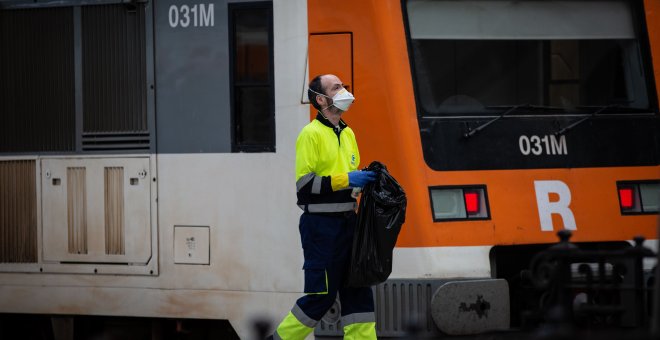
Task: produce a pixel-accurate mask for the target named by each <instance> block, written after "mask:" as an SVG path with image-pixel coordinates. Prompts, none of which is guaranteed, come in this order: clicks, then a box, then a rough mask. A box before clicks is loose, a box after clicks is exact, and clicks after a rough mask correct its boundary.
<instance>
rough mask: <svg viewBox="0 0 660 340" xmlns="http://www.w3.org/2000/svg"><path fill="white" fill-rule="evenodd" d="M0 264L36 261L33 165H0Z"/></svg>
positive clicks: (4, 163)
mask: <svg viewBox="0 0 660 340" xmlns="http://www.w3.org/2000/svg"><path fill="white" fill-rule="evenodd" d="M0 262H5V263H7V262H37V189H36V174H35V162H34V161H32V160H25V161H2V162H0Z"/></svg>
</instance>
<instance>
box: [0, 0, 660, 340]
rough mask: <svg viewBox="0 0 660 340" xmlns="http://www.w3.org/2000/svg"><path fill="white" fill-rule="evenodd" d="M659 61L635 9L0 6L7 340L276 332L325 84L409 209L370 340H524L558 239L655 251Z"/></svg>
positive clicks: (565, 4)
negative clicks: (642, 245) (546, 256)
mask: <svg viewBox="0 0 660 340" xmlns="http://www.w3.org/2000/svg"><path fill="white" fill-rule="evenodd" d="M659 60H660V4H659V3H658V2H657V1H653V0H610V1H599V0H575V1H553V0H548V1H508V0H492V1H478V0H474V1H472V0H467V1H454V0H443V1H422V0H403V1H401V0H371V1H367V0H361V1H348V0H338V1H321V0H308V1H304V0H290V1H289V0H281V1H278V0H274V1H243V0H241V1H238V0H222V1H206V2H204V1H191V0H176V1H175V0H154V1H145V0H135V1H115V0H92V1H90V0H60V1H36V2H35V1H23V0H0V117H2V124H0V313H3V314H0V322H1V324H2V329H0V331H3V332H4V331H16V330H17V328H21V327H20V326H21V325H24V324H30V327H26V328H25V329H18V330H19V331H24V332H32V331H34V328H37V327H35V326H34V325H41V326H43V328H48V332H51V333H53V334H58V335H59V336H62V337H65V336H73V335H75V336H76V337H78V338H81V337H82V338H85V337H90V336H91V335H92V334H95V333H99V332H100V333H105V334H106V335H108V334H121V336H120V337H127V336H129V335H130V334H133V335H135V334H148V335H150V336H152V337H155V338H157V337H158V336H159V335H163V336H165V335H167V334H169V333H182V334H190V333H196V332H197V333H199V334H208V335H209V336H212V335H215V336H223V337H232V336H233V337H235V336H239V337H241V338H248V337H250V336H253V334H254V333H252V332H253V321H254V320H255V318H268V319H270V320H272V321H277V320H279V319H280V318H281V317H283V316H284V315H285V313H286V312H287V311H288V310H289V309H290V308H291V306H292V305H293V303H294V301H295V300H296V299H297V298H298V297H299V296H300V294H301V291H302V288H303V287H302V285H303V276H302V271H301V269H300V268H301V267H302V262H303V261H302V249H301V247H300V241H299V235H298V228H297V225H298V217H299V215H300V210H299V208H298V207H297V206H296V205H295V197H296V196H295V178H294V158H295V139H296V136H297V134H298V132H299V131H300V129H301V128H302V127H303V126H304V125H305V124H306V123H308V122H309V120H310V113H312V112H311V111H310V108H309V105H308V100H307V97H306V83H307V82H308V81H309V79H310V77H313V76H314V75H317V74H322V73H333V74H336V75H338V76H339V77H340V78H341V79H342V80H343V81H344V83H345V85H346V87H347V88H348V89H349V90H350V91H351V92H353V93H354V94H355V96H356V98H357V99H356V102H355V103H354V105H353V106H352V107H351V110H350V111H349V112H347V113H346V114H345V116H344V119H345V120H346V122H347V123H348V124H349V126H351V127H352V128H353V130H354V131H355V132H356V136H357V140H358V144H359V146H360V153H361V159H362V160H363V164H362V166H366V165H368V163H369V162H370V161H371V160H379V161H381V162H383V163H384V164H386V165H387V167H388V169H389V170H390V172H391V173H392V174H393V175H394V177H395V178H397V180H398V181H399V182H400V183H401V184H402V186H403V187H404V188H405V190H406V193H407V197H408V209H407V215H406V222H405V224H404V226H403V228H402V231H401V233H400V235H399V240H398V243H397V247H396V248H395V250H394V263H393V265H394V268H393V272H392V275H391V276H390V279H389V280H388V281H387V282H385V283H384V284H381V285H379V286H377V287H376V288H375V292H376V294H375V296H376V305H377V330H378V332H379V335H380V336H398V335H403V334H404V331H405V329H404V328H405V327H404V326H405V324H406V323H409V322H410V321H411V320H413V318H416V319H418V320H422V321H423V325H424V327H423V328H424V329H423V331H422V333H423V334H425V335H427V336H436V335H439V334H442V333H448V334H469V333H477V332H482V331H489V330H498V329H507V328H509V327H518V326H520V324H521V322H522V321H521V317H520V315H521V313H522V312H523V311H524V310H525V307H527V306H529V305H534V304H537V303H538V302H537V301H532V300H533V299H535V298H537V297H533V296H532V297H530V296H531V295H530V294H527V292H526V291H525V290H524V288H525V285H524V282H522V283H521V282H520V280H517V278H519V277H520V275H519V274H520V273H521V272H523V271H525V270H526V269H527V268H528V266H529V261H530V259H531V257H532V256H533V255H534V254H536V253H538V252H539V251H541V250H543V249H545V248H547V247H548V246H550V245H551V244H552V243H554V242H555V241H556V240H557V238H556V235H555V233H556V232H557V231H559V230H561V229H568V230H571V231H572V232H573V239H572V240H573V241H575V242H578V243H580V244H584V245H587V246H589V247H592V248H594V249H619V248H625V247H629V246H630V240H631V239H632V238H633V237H634V236H636V235H642V236H644V237H645V238H647V239H648V241H647V242H646V244H647V245H649V246H651V247H652V248H654V249H657V235H656V234H655V223H656V220H657V214H658V207H659V206H660V203H659V201H660V198H658V191H660V137H659V134H660V129H659V127H660V126H659V123H658V119H659V112H658V88H660V87H659V86H658V83H657V79H660V61H659ZM312 114H313V113H312ZM311 117H313V116H311ZM652 266H653V263H651V262H648V263H646V267H647V269H650V268H651V267H652ZM340 308H341V306H339V305H337V306H334V307H333V308H332V309H331V310H330V312H329V313H328V315H327V316H326V317H325V318H324V319H323V321H322V322H321V323H320V325H319V327H318V328H317V334H319V335H339V334H341V333H340V330H339V329H340V327H338V323H337V322H338V320H337V315H338V310H339V309H340ZM35 320H36V321H35ZM212 320H220V321H219V322H213V321H212ZM36 322H38V323H36ZM90 322H91V323H90ZM90 324H91V325H92V326H89V325H90ZM148 335H146V336H148ZM200 336H201V335H200Z"/></svg>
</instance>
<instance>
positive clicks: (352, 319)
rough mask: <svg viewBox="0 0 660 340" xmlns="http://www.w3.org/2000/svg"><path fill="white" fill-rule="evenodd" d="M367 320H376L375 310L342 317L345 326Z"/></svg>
mask: <svg viewBox="0 0 660 340" xmlns="http://www.w3.org/2000/svg"><path fill="white" fill-rule="evenodd" d="M365 322H376V315H375V314H374V312H366V313H353V314H348V315H344V316H342V317H341V323H342V325H344V326H348V325H352V324H354V323H365Z"/></svg>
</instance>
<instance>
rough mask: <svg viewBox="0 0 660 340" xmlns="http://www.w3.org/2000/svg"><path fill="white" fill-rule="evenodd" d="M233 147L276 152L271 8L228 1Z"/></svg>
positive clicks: (241, 150) (269, 5)
mask: <svg viewBox="0 0 660 340" xmlns="http://www.w3.org/2000/svg"><path fill="white" fill-rule="evenodd" d="M229 26H230V27H229V32H230V41H231V43H230V48H231V50H230V51H231V52H230V54H231V69H232V70H233V72H232V77H231V91H232V95H231V99H232V124H233V134H232V139H233V141H232V150H233V151H234V152H272V151H275V99H274V98H275V96H274V87H273V7H272V3H271V2H254V3H235V4H229Z"/></svg>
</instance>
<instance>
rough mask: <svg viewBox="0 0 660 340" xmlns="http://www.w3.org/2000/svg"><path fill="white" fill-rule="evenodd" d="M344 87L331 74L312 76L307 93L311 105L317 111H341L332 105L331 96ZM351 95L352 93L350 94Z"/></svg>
mask: <svg viewBox="0 0 660 340" xmlns="http://www.w3.org/2000/svg"><path fill="white" fill-rule="evenodd" d="M342 90H345V89H344V84H343V83H342V82H341V80H340V79H339V78H338V77H337V76H335V75H333V74H323V75H319V76H316V77H314V79H312V81H311V82H310V83H309V91H308V92H307V95H308V97H309V101H310V102H311V103H312V106H314V108H316V109H317V110H319V111H324V110H327V111H330V112H332V113H342V112H343V111H342V110H340V109H339V108H338V107H336V106H332V104H333V100H332V98H333V97H334V96H335V95H336V94H337V92H340V91H342ZM351 97H352V95H351Z"/></svg>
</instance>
